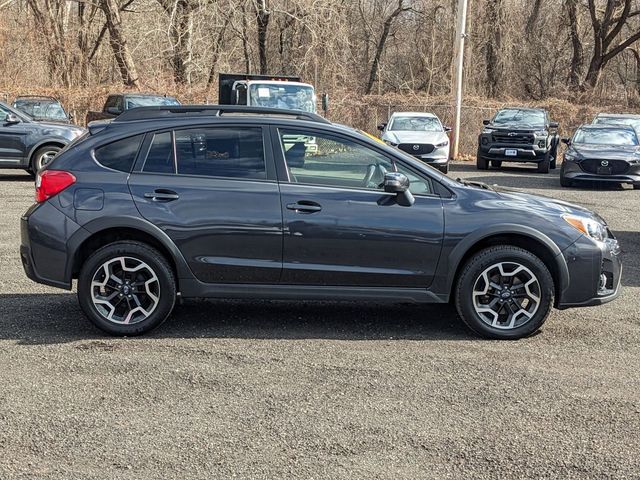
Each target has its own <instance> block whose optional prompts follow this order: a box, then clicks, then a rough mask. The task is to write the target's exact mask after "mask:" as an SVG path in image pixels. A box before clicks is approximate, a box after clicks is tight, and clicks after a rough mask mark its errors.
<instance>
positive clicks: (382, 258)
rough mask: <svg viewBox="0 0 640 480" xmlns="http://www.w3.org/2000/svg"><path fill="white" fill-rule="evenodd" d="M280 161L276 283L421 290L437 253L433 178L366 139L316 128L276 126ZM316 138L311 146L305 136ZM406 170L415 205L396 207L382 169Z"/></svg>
mask: <svg viewBox="0 0 640 480" xmlns="http://www.w3.org/2000/svg"><path fill="white" fill-rule="evenodd" d="M274 138H278V139H279V143H280V145H279V146H278V147H279V149H278V151H277V153H278V154H280V153H281V154H282V156H283V157H284V159H281V163H286V167H287V176H288V178H289V181H288V182H284V183H282V184H281V198H282V207H283V217H284V253H283V276H282V283H284V284H298V285H327V286H343V285H344V286H376V287H382V286H389V287H391V286H393V287H424V288H427V287H428V286H429V285H430V284H431V281H432V279H433V276H434V272H435V269H436V266H437V263H438V259H439V257H440V250H441V247H442V237H443V230H444V213H443V205H442V200H441V199H440V197H439V196H436V195H433V193H432V192H433V190H432V184H431V180H430V179H429V178H428V177H422V176H420V175H419V174H417V173H416V172H413V171H410V170H408V168H406V167H403V166H401V165H398V164H397V163H396V162H395V161H394V160H393V159H391V158H390V157H387V156H386V155H385V154H383V153H382V152H380V151H378V150H374V149H372V148H371V147H370V146H368V145H366V144H364V143H363V144H360V143H357V142H355V141H353V140H351V139H348V138H346V137H342V136H338V135H333V134H331V135H329V134H326V133H321V132H319V131H314V130H304V129H290V130H287V129H280V130H279V131H278V134H277V136H276V135H275V134H274ZM291 138H315V144H316V145H317V148H316V149H314V150H311V149H309V148H308V145H306V144H305V142H304V141H300V142H296V143H291V142H290V139H291ZM394 170H399V171H402V173H405V174H406V175H407V176H409V178H410V181H411V182H412V183H411V189H412V192H413V193H414V195H415V199H416V201H415V203H414V204H413V205H412V206H410V207H404V206H400V205H398V203H397V202H396V201H395V195H394V194H389V193H385V192H384V191H383V189H382V181H383V177H384V173H385V172H387V171H394Z"/></svg>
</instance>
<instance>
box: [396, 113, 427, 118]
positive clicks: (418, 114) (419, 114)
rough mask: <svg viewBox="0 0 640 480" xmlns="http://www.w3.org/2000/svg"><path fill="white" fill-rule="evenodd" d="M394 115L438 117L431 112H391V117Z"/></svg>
mask: <svg viewBox="0 0 640 480" xmlns="http://www.w3.org/2000/svg"><path fill="white" fill-rule="evenodd" d="M393 117H430V118H438V116H437V115H435V114H434V113H430V112H393V113H392V114H391V118H393Z"/></svg>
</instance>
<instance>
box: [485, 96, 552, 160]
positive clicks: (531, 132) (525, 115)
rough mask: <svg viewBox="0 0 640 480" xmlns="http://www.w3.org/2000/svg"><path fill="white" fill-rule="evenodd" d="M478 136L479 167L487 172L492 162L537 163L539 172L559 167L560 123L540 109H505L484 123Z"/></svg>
mask: <svg viewBox="0 0 640 480" xmlns="http://www.w3.org/2000/svg"><path fill="white" fill-rule="evenodd" d="M482 123H483V124H484V126H485V127H484V130H483V131H482V133H481V134H480V136H479V137H478V154H477V157H476V159H477V161H476V162H477V163H476V164H477V167H478V169H479V170H487V169H488V168H489V162H490V163H491V166H492V167H496V168H499V167H500V166H502V162H534V163H536V164H537V171H538V173H549V169H550V168H552V169H553V168H556V156H557V152H558V144H559V143H560V137H559V135H558V124H557V123H556V122H552V121H550V120H549V114H548V113H547V112H546V111H545V110H542V109H539V108H503V109H502V110H498V113H496V115H495V116H494V117H493V118H492V119H491V120H484V121H483V122H482Z"/></svg>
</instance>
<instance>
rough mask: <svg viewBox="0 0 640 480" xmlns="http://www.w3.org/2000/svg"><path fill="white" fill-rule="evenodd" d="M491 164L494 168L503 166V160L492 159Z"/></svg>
mask: <svg viewBox="0 0 640 480" xmlns="http://www.w3.org/2000/svg"><path fill="white" fill-rule="evenodd" d="M491 166H492V167H493V168H500V167H502V160H491Z"/></svg>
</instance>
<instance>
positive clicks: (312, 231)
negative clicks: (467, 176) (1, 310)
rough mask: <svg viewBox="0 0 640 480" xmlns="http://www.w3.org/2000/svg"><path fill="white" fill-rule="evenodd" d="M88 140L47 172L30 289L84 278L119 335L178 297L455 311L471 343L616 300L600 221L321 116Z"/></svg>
mask: <svg viewBox="0 0 640 480" xmlns="http://www.w3.org/2000/svg"><path fill="white" fill-rule="evenodd" d="M90 132H91V134H90V135H89V136H88V137H86V138H84V139H83V140H82V141H79V142H78V143H76V144H74V145H72V146H71V147H69V148H68V149H67V150H66V151H65V152H63V153H62V154H60V155H59V156H58V157H56V159H55V160H54V161H53V162H52V164H50V165H49V166H48V167H47V168H46V170H44V171H43V172H41V173H40V174H39V175H38V179H37V183H36V199H37V203H36V204H35V205H33V206H32V207H31V208H29V210H28V211H27V212H26V213H25V214H24V215H23V217H22V245H21V250H20V253H21V257H22V262H23V265H24V269H25V271H26V273H27V275H28V276H29V277H30V278H32V279H33V280H35V281H37V282H41V283H44V284H47V285H53V286H56V287H60V288H65V289H71V288H72V281H73V280H74V279H77V280H78V286H77V288H78V298H79V302H80V305H81V306H82V309H83V310H84V312H85V313H86V314H87V316H88V317H89V319H90V320H91V321H92V322H93V323H95V325H97V326H98V327H99V328H101V329H103V330H105V331H107V332H109V333H112V334H120V335H135V334H140V333H143V332H145V331H147V330H150V329H151V328H153V327H156V326H157V325H159V324H160V323H162V322H163V321H164V320H165V319H166V318H167V317H168V315H169V314H170V313H171V310H172V309H173V307H174V304H175V301H176V297H177V295H178V294H179V295H181V296H182V297H217V298H274V299H322V300H327V299H329V300H360V301H375V302H380V301H392V302H422V303H429V302H435V303H447V302H454V303H455V305H456V307H457V309H458V312H459V313H460V316H461V317H462V319H463V320H464V321H465V322H466V324H467V325H468V326H469V327H470V328H471V329H473V330H474V331H475V332H477V333H479V334H481V335H484V336H487V337H493V338H519V337H523V336H526V335H530V334H532V333H533V332H535V331H536V330H537V329H538V328H539V327H540V326H541V325H542V324H543V322H544V321H545V320H546V318H547V316H548V315H549V312H550V310H551V308H552V307H554V306H555V307H557V308H567V307H574V306H585V305H597V304H601V303H605V302H607V301H609V300H612V299H613V298H615V297H616V296H617V294H618V288H619V284H620V272H621V265H620V260H619V257H618V253H619V248H618V243H617V241H616V240H615V239H614V238H613V235H612V234H611V232H610V231H609V230H608V229H607V226H606V224H605V222H604V220H602V218H600V217H599V216H598V215H596V214H594V213H592V212H590V211H589V210H586V209H584V208H581V207H578V206H573V205H570V204H567V203H563V202H556V201H553V200H550V199H546V198H541V197H536V196H532V195H527V194H522V193H516V192H509V191H497V190H495V189H493V188H490V187H488V186H487V185H484V184H480V183H473V182H464V181H453V180H450V179H449V178H447V177H446V176H445V175H443V174H442V173H439V172H437V171H435V170H434V169H432V168H430V167H428V166H426V165H424V164H422V163H421V162H420V161H418V160H416V159H415V158H413V157H411V156H409V155H406V154H405V153H403V152H401V151H399V150H397V149H394V148H391V147H388V146H386V145H384V144H383V143H381V142H380V141H378V140H376V139H373V138H371V137H369V136H367V135H365V134H363V133H361V132H358V131H356V130H353V129H351V128H348V127H344V126H339V125H335V124H332V123H330V122H328V121H327V120H325V119H323V118H322V117H319V116H317V115H315V114H312V113H304V112H299V111H289V110H275V109H260V108H256V107H235V106H234V107H222V106H182V107H150V108H140V109H135V110H130V111H128V112H125V113H123V114H122V115H120V116H119V117H118V118H117V119H115V120H114V121H113V122H111V123H107V122H103V123H101V124H95V123H94V124H92V125H91V126H90ZM309 138H313V139H314V140H315V142H314V148H310V147H309V145H310V143H309V142H308V139H309ZM425 321H428V319H427V318H425Z"/></svg>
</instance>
